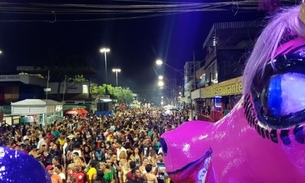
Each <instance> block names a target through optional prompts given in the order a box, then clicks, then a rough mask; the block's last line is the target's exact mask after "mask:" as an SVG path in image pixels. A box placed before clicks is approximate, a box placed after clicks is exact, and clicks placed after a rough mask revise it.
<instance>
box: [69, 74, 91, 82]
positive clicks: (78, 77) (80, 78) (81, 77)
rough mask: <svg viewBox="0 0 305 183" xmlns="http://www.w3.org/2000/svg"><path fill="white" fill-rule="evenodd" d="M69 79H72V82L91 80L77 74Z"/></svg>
mask: <svg viewBox="0 0 305 183" xmlns="http://www.w3.org/2000/svg"><path fill="white" fill-rule="evenodd" d="M68 81H70V82H88V81H89V80H88V79H86V78H85V77H84V76H83V75H75V76H74V78H69V79H68Z"/></svg>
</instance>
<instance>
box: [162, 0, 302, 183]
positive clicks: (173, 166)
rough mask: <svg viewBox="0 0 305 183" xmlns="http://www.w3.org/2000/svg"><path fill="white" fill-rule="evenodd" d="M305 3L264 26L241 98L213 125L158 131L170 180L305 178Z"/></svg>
mask: <svg viewBox="0 0 305 183" xmlns="http://www.w3.org/2000/svg"><path fill="white" fill-rule="evenodd" d="M304 124H305V2H304V0H303V2H302V4H301V5H299V6H294V7H290V8H286V9H282V10H281V11H280V12H279V13H277V14H276V15H275V16H274V17H273V18H272V19H271V20H270V22H269V23H268V25H267V26H266V27H265V29H264V30H263V31H262V33H261V35H260V36H259V38H258V40H257V42H256V44H255V46H254V49H253V51H252V54H251V55H250V57H249V59H248V62H247V65H246V68H245V71H244V75H243V96H242V98H241V100H240V101H239V102H238V103H237V104H236V106H235V107H234V108H233V109H232V111H231V112H230V113H229V114H228V115H227V116H225V117H224V118H223V119H221V120H220V121H218V122H216V123H208V122H203V121H192V122H186V123H184V124H183V125H181V126H180V127H178V128H177V129H175V130H173V131H170V132H167V133H165V134H163V135H162V137H161V139H160V141H161V144H162V149H163V153H164V161H165V166H166V171H167V172H168V174H169V176H170V178H171V180H172V181H174V182H175V183H178V182H183V183H187V182H188V183H194V182H209V183H211V182H216V183H230V182H234V183H246V182H251V183H288V182H293V183H301V182H304V181H305V132H304V129H303V128H304Z"/></svg>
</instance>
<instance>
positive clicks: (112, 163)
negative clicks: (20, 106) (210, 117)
mask: <svg viewBox="0 0 305 183" xmlns="http://www.w3.org/2000/svg"><path fill="white" fill-rule="evenodd" d="M185 121H187V115H186V113H185V112H176V113H175V114H174V115H173V114H172V115H169V114H165V113H163V111H162V110H161V109H156V108H154V109H153V108H151V109H143V108H141V109H128V110H117V111H115V114H114V115H113V116H103V117H101V116H95V115H90V114H88V115H87V116H86V117H85V118H81V116H79V115H74V116H69V117H65V118H64V119H63V120H62V121H55V122H54V123H53V124H50V125H46V126H42V125H40V124H36V123H29V124H25V125H16V126H6V127H2V128H1V134H2V135H1V139H0V143H1V145H5V146H7V147H9V148H13V149H16V150H20V151H23V152H25V153H28V154H29V155H31V156H33V157H34V158H36V159H37V160H38V161H39V162H40V163H41V164H42V166H44V167H45V169H46V170H47V171H48V173H49V174H50V177H51V180H52V183H99V182H100V183H102V182H106V183H126V182H127V183H134V182H147V183H163V182H166V181H167V180H168V177H167V174H166V170H165V166H164V162H163V153H162V149H161V145H160V141H159V138H160V136H161V134H162V133H164V132H165V131H168V130H171V129H173V128H176V127H177V126H178V125H180V124H182V123H183V122H185Z"/></svg>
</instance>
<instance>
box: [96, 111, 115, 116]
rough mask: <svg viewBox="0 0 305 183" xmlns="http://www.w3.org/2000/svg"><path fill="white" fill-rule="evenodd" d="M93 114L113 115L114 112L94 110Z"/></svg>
mask: <svg viewBox="0 0 305 183" xmlns="http://www.w3.org/2000/svg"><path fill="white" fill-rule="evenodd" d="M95 115H97V116H99V115H101V116H113V115H114V113H113V111H96V112H95Z"/></svg>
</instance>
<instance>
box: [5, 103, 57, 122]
mask: <svg viewBox="0 0 305 183" xmlns="http://www.w3.org/2000/svg"><path fill="white" fill-rule="evenodd" d="M62 107H63V105H62V103H61V102H57V101H55V100H41V99H25V100H21V101H18V102H12V103H11V111H12V114H13V115H20V116H22V117H21V119H20V120H21V122H37V123H40V124H50V123H52V122H54V121H55V120H59V119H62V116H63V114H62Z"/></svg>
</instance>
